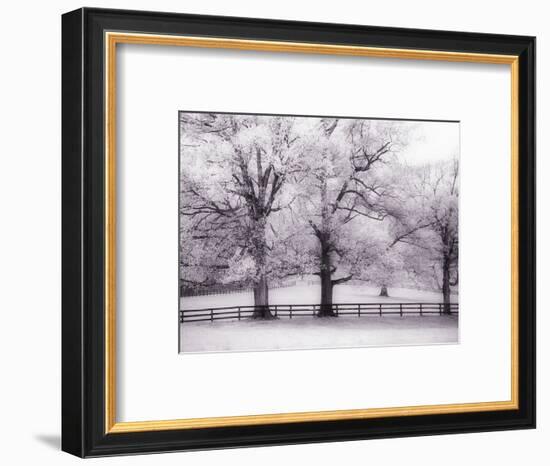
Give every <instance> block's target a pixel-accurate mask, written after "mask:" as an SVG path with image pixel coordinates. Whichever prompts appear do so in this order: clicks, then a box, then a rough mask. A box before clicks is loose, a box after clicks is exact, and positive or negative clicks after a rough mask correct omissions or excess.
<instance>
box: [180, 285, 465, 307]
mask: <svg viewBox="0 0 550 466" xmlns="http://www.w3.org/2000/svg"><path fill="white" fill-rule="evenodd" d="M379 293H380V288H372V287H368V286H355V285H338V286H335V287H334V294H333V302H334V303H379V302H380V303H420V302H422V303H440V302H442V300H443V298H442V296H441V293H436V292H432V291H421V290H411V289H407V288H388V293H389V295H390V296H389V297H388V298H383V297H380V296H378V294H379ZM320 296H321V287H320V285H307V284H305V283H304V284H300V283H299V284H298V285H296V286H292V287H288V288H276V289H273V290H269V303H270V304H319V302H320ZM451 301H452V302H458V295H455V294H453V295H451ZM253 305H254V296H253V294H252V292H251V291H249V292H242V293H229V294H222V295H211V296H193V297H184V298H180V309H185V310H188V309H202V308H209V307H223V306H253Z"/></svg>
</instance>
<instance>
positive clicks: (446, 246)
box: [391, 160, 459, 313]
mask: <svg viewBox="0 0 550 466" xmlns="http://www.w3.org/2000/svg"><path fill="white" fill-rule="evenodd" d="M407 171H408V173H409V176H408V177H407V178H406V180H407V181H405V182H404V183H402V185H401V187H402V197H401V199H402V202H401V205H400V209H395V210H394V215H393V216H392V218H393V221H394V224H393V225H394V229H393V235H394V239H393V242H392V243H391V246H394V245H396V244H398V243H401V244H406V245H409V246H411V247H412V248H415V249H419V250H421V251H422V254H420V255H416V256H411V257H414V264H413V268H414V269H415V270H416V271H417V273H418V274H423V275H424V276H426V275H427V272H426V271H428V270H429V271H431V278H433V279H434V280H435V281H436V283H437V285H438V287H439V289H440V290H441V292H442V295H443V303H444V310H445V312H446V313H450V312H451V306H450V302H451V300H450V297H451V287H452V286H456V285H457V284H458V195H459V186H458V161H457V160H453V161H451V162H450V163H444V164H439V165H437V166H424V167H420V168H418V169H416V170H412V169H410V168H408V169H407ZM419 271H422V272H419ZM424 278H426V277H424Z"/></svg>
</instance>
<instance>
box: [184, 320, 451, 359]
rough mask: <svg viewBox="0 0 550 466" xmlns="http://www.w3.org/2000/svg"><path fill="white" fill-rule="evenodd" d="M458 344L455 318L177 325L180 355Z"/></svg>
mask: <svg viewBox="0 0 550 466" xmlns="http://www.w3.org/2000/svg"><path fill="white" fill-rule="evenodd" d="M439 343H458V318H457V317H456V316H429V317H426V316H425V317H417V316H407V317H399V316H384V317H377V316H368V317H360V318H358V317H336V318H323V319H319V318H315V317H300V318H297V319H292V320H290V319H279V320H269V321H258V320H247V321H240V322H224V321H217V322H216V321H214V322H212V323H211V322H196V323H192V324H191V323H185V324H180V351H182V352H205V351H208V352H211V351H262V350H280V349H310V348H345V347H360V346H393V345H428V344H439Z"/></svg>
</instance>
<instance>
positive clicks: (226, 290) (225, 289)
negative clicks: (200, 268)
mask: <svg viewBox="0 0 550 466" xmlns="http://www.w3.org/2000/svg"><path fill="white" fill-rule="evenodd" d="M293 286H296V281H293V282H286V283H280V284H274V285H270V287H269V289H270V290H276V289H279V288H291V287H293ZM252 291H254V289H253V288H251V287H250V286H247V285H242V284H240V285H223V286H217V287H215V286H210V287H208V288H205V289H191V288H185V287H183V286H181V287H180V298H191V297H194V296H213V295H222V294H236V293H252Z"/></svg>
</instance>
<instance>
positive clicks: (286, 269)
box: [62, 8, 535, 457]
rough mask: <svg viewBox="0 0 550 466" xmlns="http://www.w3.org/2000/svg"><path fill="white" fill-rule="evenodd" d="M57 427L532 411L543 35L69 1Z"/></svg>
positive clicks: (424, 422)
mask: <svg viewBox="0 0 550 466" xmlns="http://www.w3.org/2000/svg"><path fill="white" fill-rule="evenodd" d="M62 25H63V39H62V43H63V50H62V60H63V73H62V78H63V85H62V87H63V102H62V118H63V122H62V123H63V136H62V150H63V154H62V168H63V174H62V182H63V225H62V229H63V249H62V251H63V258H62V266H63V290H62V299H63V320H62V325H63V329H62V336H63V342H62V351H63V369H62V377H63V380H62V388H63V397H62V398H63V399H62V410H63V412H62V447H63V450H64V451H67V452H69V453H72V454H74V455H77V456H81V457H93V456H104V455H116V454H134V453H148V452H151V453H152V452H165V451H183V450H195V449H212V448H226V447H239V446H243V447H244V446H258V445H277V444H290V443H306V442H321V441H343V440H359V439H369V438H381V437H400V436H414V435H429V434H445V433H459V432H478V431H479V432H481V431H489V430H504V429H520V428H533V427H534V426H535V208H534V206H535V199H534V193H535V185H534V180H535V108H534V102H535V98H534V93H535V74H534V70H535V39H534V38H533V37H525V36H507V35H495V34H480V33H464V32H448V31H428V30H416V29H396V28H384V27H371V26H355V25H342V24H319V23H306V22H291V21H275V20H265V19H249V18H230V17H214V16H197V15H185V14H173V13H158V12H139V11H120V10H105V9H89V8H83V9H79V10H76V11H73V12H70V13H67V14H65V15H63V22H62Z"/></svg>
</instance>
